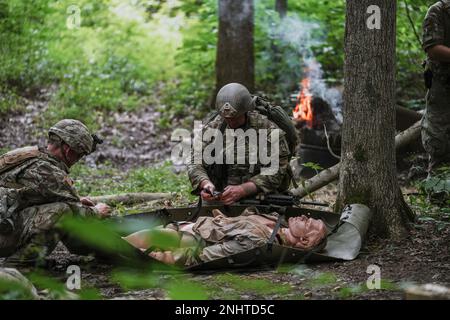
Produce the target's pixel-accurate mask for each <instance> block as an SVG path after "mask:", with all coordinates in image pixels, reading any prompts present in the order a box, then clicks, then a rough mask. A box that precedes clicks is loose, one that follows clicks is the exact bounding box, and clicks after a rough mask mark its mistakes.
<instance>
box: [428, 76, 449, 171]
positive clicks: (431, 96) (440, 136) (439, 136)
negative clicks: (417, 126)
mask: <svg viewBox="0 0 450 320" xmlns="http://www.w3.org/2000/svg"><path fill="white" fill-rule="evenodd" d="M426 100H427V109H426V112H425V115H424V117H423V119H422V144H423V146H424V148H425V150H426V151H427V153H428V155H429V167H428V172H430V173H431V172H432V171H433V170H434V169H436V167H437V166H438V165H439V164H441V163H443V162H447V161H449V160H450V84H443V83H441V82H440V81H437V80H434V81H433V86H432V87H431V89H430V90H429V91H428V94H427V98H426Z"/></svg>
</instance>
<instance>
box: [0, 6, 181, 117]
mask: <svg viewBox="0 0 450 320" xmlns="http://www.w3.org/2000/svg"><path fill="white" fill-rule="evenodd" d="M133 3H135V4H133ZM73 4H74V3H73V1H69V0H62V1H57V2H54V1H49V0H38V1H33V2H29V1H28V2H27V1H20V0H8V1H3V2H2V5H1V6H0V33H1V34H2V39H1V40H2V41H1V42H2V44H5V45H2V47H1V56H2V57H1V63H0V85H1V87H2V88H4V87H6V89H7V90H8V91H7V93H9V96H11V98H9V99H13V97H14V95H15V94H23V93H24V92H28V93H29V94H31V95H33V94H35V93H36V92H37V91H38V90H39V89H40V88H43V87H48V86H50V85H52V84H57V87H56V93H55V94H54V95H53V97H52V100H51V102H50V108H49V110H48V115H47V117H48V118H52V119H53V118H61V117H64V116H70V117H73V118H77V119H80V120H84V121H88V122H89V121H91V122H92V118H93V115H94V114H93V111H94V110H100V111H106V110H121V109H123V110H127V109H133V108H136V107H138V106H140V105H142V104H143V103H145V99H144V101H143V98H144V97H145V96H147V95H149V94H151V92H152V89H153V87H154V85H155V84H156V83H157V82H159V81H162V80H166V79H168V78H171V77H173V72H174V69H173V68H172V65H173V64H174V54H175V49H176V47H177V46H178V43H179V40H178V39H179V36H178V33H177V32H176V28H177V26H176V24H175V23H173V22H174V21H175V18H173V19H172V20H171V19H166V18H165V17H164V16H161V15H155V16H152V19H148V16H147V13H146V7H145V6H144V4H141V3H140V2H139V1H136V2H121V1H115V0H102V1H95V2H92V1H88V0H83V1H78V2H77V3H76V5H77V6H78V8H79V9H80V14H81V24H80V27H79V28H69V27H68V26H67V21H68V20H70V18H71V14H72V13H71V12H70V11H67V10H68V8H69V6H70V5H73ZM167 22H169V23H167ZM2 91H5V89H2ZM13 105H14V104H11V106H5V103H4V101H0V106H1V107H0V111H3V112H5V111H8V109H12V108H13Z"/></svg>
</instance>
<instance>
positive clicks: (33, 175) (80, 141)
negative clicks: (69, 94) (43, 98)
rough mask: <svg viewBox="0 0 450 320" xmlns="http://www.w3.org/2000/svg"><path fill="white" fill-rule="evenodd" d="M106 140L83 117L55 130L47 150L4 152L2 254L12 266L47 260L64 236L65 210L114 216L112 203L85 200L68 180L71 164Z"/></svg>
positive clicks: (1, 166)
mask: <svg viewBox="0 0 450 320" xmlns="http://www.w3.org/2000/svg"><path fill="white" fill-rule="evenodd" d="M101 142H102V141H101V140H100V139H99V138H98V137H97V136H96V135H91V134H90V133H89V130H88V128H87V127H86V126H85V125H84V124H83V123H81V122H80V121H77V120H71V119H65V120H61V121H59V122H58V123H56V124H55V125H54V126H53V127H51V128H50V130H49V136H48V144H47V148H39V147H24V148H20V149H16V150H12V151H10V152H8V153H6V154H4V155H1V156H0V257H8V258H7V262H9V263H11V264H22V263H32V264H35V263H38V262H42V261H43V260H42V259H43V258H45V256H46V255H48V254H50V253H51V252H52V251H53V249H54V247H55V246H56V244H57V242H58V241H59V240H62V241H63V242H64V240H65V235H63V234H62V233H61V232H60V231H58V230H57V227H56V225H57V222H58V220H59V219H60V218H61V217H62V216H63V215H64V214H74V215H78V216H85V217H87V216H99V217H102V216H107V215H109V212H110V208H109V207H108V206H107V205H105V204H102V203H100V204H97V205H94V203H93V202H92V201H91V200H90V199H88V198H80V197H79V195H78V193H77V191H76V189H75V188H74V187H73V182H72V180H71V179H70V178H69V168H70V167H71V166H73V165H74V164H75V163H77V162H78V161H79V160H80V159H81V158H82V157H83V156H85V155H88V154H90V153H92V152H94V151H95V149H96V145H97V144H98V143H101ZM64 243H65V245H66V246H67V247H68V248H69V249H70V243H68V242H64Z"/></svg>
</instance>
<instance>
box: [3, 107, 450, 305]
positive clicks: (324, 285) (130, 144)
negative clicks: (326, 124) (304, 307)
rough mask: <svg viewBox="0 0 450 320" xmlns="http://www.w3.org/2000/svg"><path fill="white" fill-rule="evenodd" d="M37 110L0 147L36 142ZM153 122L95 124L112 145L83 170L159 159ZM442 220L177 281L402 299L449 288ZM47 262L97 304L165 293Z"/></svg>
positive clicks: (103, 272) (329, 196)
mask: <svg viewBox="0 0 450 320" xmlns="http://www.w3.org/2000/svg"><path fill="white" fill-rule="evenodd" d="M45 108H46V104H45V102H39V101H37V102H36V101H35V102H30V104H29V106H28V107H27V113H26V114H25V115H24V114H16V115H11V116H10V117H8V118H7V119H0V128H1V132H2V135H1V136H0V145H1V146H2V147H4V146H7V147H8V148H11V149H12V148H14V147H19V146H23V145H29V144H34V143H37V142H40V143H43V142H44V140H43V138H42V137H45V129H44V127H43V126H40V125H39V124H40V123H42V122H41V121H40V120H39V119H40V118H41V115H42V112H44V111H45ZM159 116H160V115H159V114H158V112H157V111H155V109H153V108H152V107H148V108H147V109H144V110H141V111H139V112H138V113H127V112H123V113H115V114H112V115H111V116H110V117H108V120H106V119H104V120H100V122H101V128H102V129H101V131H100V133H101V134H103V135H104V136H105V137H107V138H108V140H109V141H113V143H111V144H108V145H107V146H105V148H102V150H101V151H99V152H98V153H96V154H95V155H93V156H91V157H90V158H88V159H87V161H86V162H87V164H88V165H90V166H93V167H95V166H96V164H98V163H101V162H103V161H106V160H109V161H111V162H112V163H114V165H115V166H119V167H120V168H123V170H126V169H128V168H131V167H135V166H147V165H152V164H154V163H157V162H160V161H161V160H163V159H165V158H167V156H168V155H169V153H170V146H169V140H170V130H161V129H157V128H158V127H157V125H156V122H157V120H158V119H159ZM40 136H41V138H39V137H40ZM142 141H144V142H142ZM405 175H407V173H406V174H403V175H401V176H400V178H401V179H400V180H401V181H405V180H407V179H406V178H405ZM404 186H405V187H404V188H403V189H404V193H405V194H406V193H411V192H412V193H414V192H415V190H414V188H411V187H410V186H408V184H407V183H405V184H404ZM314 195H315V199H314V200H316V201H319V202H328V203H330V204H332V203H333V201H334V199H335V195H336V185H335V184H331V185H329V186H327V187H326V188H323V189H322V190H320V191H318V192H316V193H315V194H314ZM319 209H323V208H319ZM448 217H449V216H444V217H438V218H425V219H419V220H418V221H417V222H416V223H415V224H412V225H411V232H410V236H409V237H408V238H407V239H404V240H403V241H401V242H391V241H387V240H376V241H374V240H373V239H372V241H370V242H369V245H368V246H367V247H365V248H364V249H363V251H362V252H361V254H360V256H359V257H358V258H357V259H356V260H354V261H350V262H334V263H321V264H315V265H298V266H289V267H286V268H282V269H278V270H269V271H268V270H264V271H252V272H247V273H242V272H241V273H238V274H233V273H229V272H217V273H212V274H191V275H188V276H187V278H186V276H184V277H183V279H184V280H183V281H185V280H186V279H189V281H193V282H194V283H198V284H201V285H202V286H204V287H206V290H207V291H206V298H209V299H227V298H236V299H269V300H271V299H402V298H403V289H404V288H405V287H407V286H408V285H411V284H425V283H437V284H442V285H446V286H447V287H449V286H450V221H448ZM50 258H51V260H52V261H53V265H52V266H51V267H50V268H49V270H48V272H50V274H51V275H52V276H54V277H56V278H58V279H60V280H61V281H65V279H66V278H67V274H66V268H67V266H69V265H71V264H77V265H79V266H80V267H81V270H82V281H83V285H84V286H89V287H95V288H97V289H98V290H99V291H100V293H101V295H102V296H103V298H105V299H167V298H170V296H169V295H168V293H167V290H164V289H162V288H158V287H154V288H150V289H132V290H126V289H124V288H123V287H122V286H120V285H119V284H118V283H117V282H115V281H113V280H112V278H111V272H113V271H115V270H116V269H117V268H116V267H115V266H109V265H105V264H102V263H100V262H98V261H97V260H92V259H87V258H85V257H81V256H76V255H73V254H70V253H69V252H68V251H67V249H65V248H64V246H62V245H60V246H58V248H57V249H56V250H55V252H54V253H53V254H52V256H51V257H50ZM370 265H376V266H378V267H379V268H380V272H381V278H382V279H383V280H382V289H373V290H369V289H367V286H366V281H367V280H368V278H369V276H370V274H369V273H368V267H369V266H370ZM0 266H1V262H0ZM157 277H158V278H161V279H163V280H164V279H165V280H167V279H168V278H170V277H175V276H171V275H163V274H161V275H157ZM175 281H177V280H176V279H175ZM180 281H181V280H180ZM245 284H248V286H246V285H245ZM187 297H189V293H188V294H187Z"/></svg>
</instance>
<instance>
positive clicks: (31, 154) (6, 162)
mask: <svg viewBox="0 0 450 320" xmlns="http://www.w3.org/2000/svg"><path fill="white" fill-rule="evenodd" d="M40 154H41V152H40V151H39V149H38V147H36V146H33V147H23V148H19V149H15V150H12V151H10V152H7V153H5V154H3V155H1V156H0V174H2V173H3V172H6V171H8V170H11V169H12V168H15V167H17V166H19V165H21V164H22V163H24V162H25V161H27V160H28V159H31V158H36V157H38V156H39V155H40Z"/></svg>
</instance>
